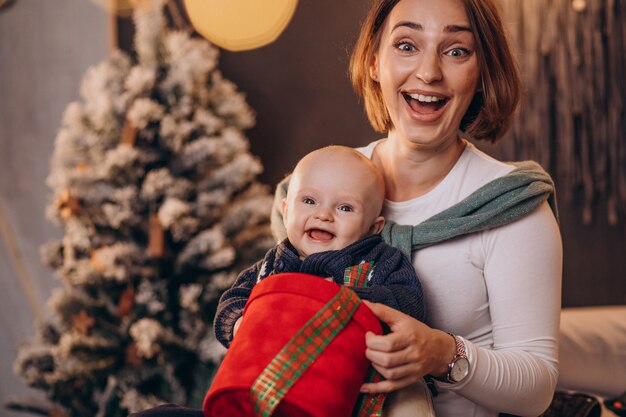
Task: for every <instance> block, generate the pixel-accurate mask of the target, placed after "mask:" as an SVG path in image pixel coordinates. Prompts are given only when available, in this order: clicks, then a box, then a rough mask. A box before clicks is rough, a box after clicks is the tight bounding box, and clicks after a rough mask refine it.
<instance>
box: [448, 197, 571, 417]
mask: <svg viewBox="0 0 626 417" xmlns="http://www.w3.org/2000/svg"><path fill="white" fill-rule="evenodd" d="M481 239H482V245H481V246H482V248H484V249H483V250H484V251H485V254H484V259H485V265H484V277H485V282H486V285H487V292H488V294H489V302H488V303H489V310H490V314H491V319H492V324H493V343H492V346H485V345H479V343H472V342H470V341H467V340H466V346H467V351H468V356H469V360H470V375H469V377H468V378H467V379H466V380H465V381H463V382H462V383H460V384H456V385H449V384H443V387H445V388H446V389H449V390H451V391H454V392H456V393H457V394H459V395H461V396H463V397H465V398H467V399H469V400H470V401H473V402H475V403H477V404H481V405H482V406H484V407H486V408H489V409H492V410H497V411H499V412H505V413H509V414H515V415H518V416H536V415H539V414H541V413H542V412H543V411H544V410H545V409H546V408H547V407H548V405H549V403H550V401H551V399H552V395H553V393H554V389H555V386H556V382H557V377H558V369H557V368H558V332H559V317H560V315H559V313H560V308H561V305H560V304H561V303H560V300H561V298H560V295H561V273H562V246H561V238H560V233H559V230H558V226H557V224H556V221H555V219H554V216H553V215H552V212H551V211H550V209H549V207H548V205H547V204H546V203H544V204H543V205H542V206H540V207H539V208H538V209H536V210H535V211H534V212H533V213H531V214H530V215H528V216H526V217H524V218H522V219H520V220H518V221H516V222H513V223H511V224H509V225H506V226H502V227H499V228H496V229H493V230H489V231H486V232H483V233H482V234H481Z"/></svg>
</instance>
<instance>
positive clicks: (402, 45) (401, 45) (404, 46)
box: [395, 42, 415, 52]
mask: <svg viewBox="0 0 626 417" xmlns="http://www.w3.org/2000/svg"><path fill="white" fill-rule="evenodd" d="M395 47H396V49H398V50H400V51H401V52H413V51H414V50H415V48H414V47H413V45H411V44H410V43H408V42H398V43H396V44H395Z"/></svg>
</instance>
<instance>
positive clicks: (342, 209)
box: [339, 204, 353, 212]
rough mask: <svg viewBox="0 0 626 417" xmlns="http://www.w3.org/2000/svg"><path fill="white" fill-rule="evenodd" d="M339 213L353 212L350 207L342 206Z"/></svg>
mask: <svg viewBox="0 0 626 417" xmlns="http://www.w3.org/2000/svg"><path fill="white" fill-rule="evenodd" d="M339 211H345V212H350V211H353V210H352V207H351V206H349V205H347V204H344V205H341V206H339Z"/></svg>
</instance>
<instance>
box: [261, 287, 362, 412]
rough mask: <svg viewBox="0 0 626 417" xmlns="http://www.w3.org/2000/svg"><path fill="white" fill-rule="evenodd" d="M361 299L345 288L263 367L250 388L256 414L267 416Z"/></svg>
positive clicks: (350, 315) (342, 326)
mask: <svg viewBox="0 0 626 417" xmlns="http://www.w3.org/2000/svg"><path fill="white" fill-rule="evenodd" d="M360 303H361V300H360V299H359V297H358V296H357V295H356V294H355V293H354V291H352V290H350V289H349V288H347V287H341V288H340V290H339V292H338V293H337V294H336V295H335V296H334V297H333V298H332V299H331V300H330V301H329V302H328V303H326V305H324V307H322V309H321V310H319V311H318V312H317V313H315V315H314V316H313V317H312V318H311V319H309V321H307V322H306V323H305V325H304V326H303V327H302V328H301V329H300V330H298V332H297V333H296V334H295V335H294V336H293V337H292V338H291V340H290V341H289V342H287V344H286V345H285V346H284V347H283V348H282V349H281V351H280V352H278V354H277V355H276V356H275V357H274V359H272V361H271V362H270V363H269V364H268V365H267V366H266V367H265V369H264V370H263V371H262V372H261V374H260V375H259V376H258V378H257V379H256V380H255V381H254V383H253V384H252V387H251V388H250V396H251V398H252V403H253V404H254V411H255V414H256V415H257V417H269V416H271V415H272V413H274V410H275V409H276V407H278V404H280V402H281V401H282V399H283V398H284V397H285V395H287V392H288V391H289V389H290V388H291V387H292V386H293V385H294V384H295V383H296V382H297V381H298V379H300V377H301V376H302V374H304V373H305V371H306V370H307V369H308V367H309V366H310V365H311V364H312V363H313V362H314V361H315V359H316V358H317V357H318V356H319V355H320V353H322V352H323V351H324V349H325V348H326V346H328V344H329V343H330V342H331V341H332V340H333V339H334V338H335V336H337V334H338V333H339V332H340V331H341V330H342V329H343V328H344V327H345V326H346V325H347V324H348V323H349V322H350V319H351V318H352V316H353V315H354V313H355V312H356V310H357V308H358V307H359V304H360Z"/></svg>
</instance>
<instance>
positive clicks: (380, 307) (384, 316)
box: [363, 301, 412, 331]
mask: <svg viewBox="0 0 626 417" xmlns="http://www.w3.org/2000/svg"><path fill="white" fill-rule="evenodd" d="M363 302H364V303H365V305H366V306H368V307H369V308H370V310H372V312H373V313H374V315H375V316H376V317H377V318H378V320H380V321H383V322H385V323H387V325H388V326H389V328H390V329H391V330H392V331H393V330H394V327H395V326H397V325H398V324H399V323H402V321H404V320H406V319H407V318H408V319H412V317H411V316H408V315H406V314H404V313H403V312H401V311H398V310H396V309H394V308H391V307H389V306H386V305H384V304H380V303H372V302H369V301H363Z"/></svg>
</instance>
